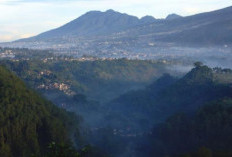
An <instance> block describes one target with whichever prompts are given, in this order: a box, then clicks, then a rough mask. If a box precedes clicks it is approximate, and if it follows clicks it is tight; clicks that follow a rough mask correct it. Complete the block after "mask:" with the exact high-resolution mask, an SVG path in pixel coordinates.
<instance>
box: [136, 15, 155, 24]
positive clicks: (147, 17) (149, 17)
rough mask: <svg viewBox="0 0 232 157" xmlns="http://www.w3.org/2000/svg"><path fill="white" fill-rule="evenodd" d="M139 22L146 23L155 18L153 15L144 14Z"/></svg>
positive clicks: (153, 20) (151, 21)
mask: <svg viewBox="0 0 232 157" xmlns="http://www.w3.org/2000/svg"><path fill="white" fill-rule="evenodd" d="M140 21H141V23H144V24H147V23H153V22H155V21H156V19H155V18H154V17H153V16H148V15H147V16H144V17H142V18H141V19H140Z"/></svg>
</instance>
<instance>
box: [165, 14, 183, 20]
mask: <svg viewBox="0 0 232 157" xmlns="http://www.w3.org/2000/svg"><path fill="white" fill-rule="evenodd" d="M181 17H182V16H180V15H177V14H169V15H168V16H167V17H166V20H174V19H178V18H181Z"/></svg>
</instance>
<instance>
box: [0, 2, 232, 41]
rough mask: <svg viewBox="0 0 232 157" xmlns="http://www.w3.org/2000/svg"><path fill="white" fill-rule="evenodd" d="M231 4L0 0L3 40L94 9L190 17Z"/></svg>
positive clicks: (51, 26) (34, 32) (0, 35)
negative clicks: (174, 14) (173, 14)
mask: <svg viewBox="0 0 232 157" xmlns="http://www.w3.org/2000/svg"><path fill="white" fill-rule="evenodd" d="M228 6H232V0H0V42H7V41H13V40H17V39H20V38H27V37H30V36H34V35H37V34H39V33H42V32H44V31H48V30H50V29H54V28H57V27H59V26H61V25H63V24H65V23H67V22H69V21H71V20H73V19H76V18H77V17H79V16H81V15H83V14H84V13H86V12H88V11H92V10H100V11H106V10H108V9H113V10H115V11H119V12H122V13H127V14H130V15H135V16H138V17H142V16H145V15H152V16H154V17H155V18H165V17H166V16H167V15H168V14H171V13H176V14H179V15H182V16H189V15H193V14H197V13H201V12H208V11H212V10H217V9H221V8H225V7H228Z"/></svg>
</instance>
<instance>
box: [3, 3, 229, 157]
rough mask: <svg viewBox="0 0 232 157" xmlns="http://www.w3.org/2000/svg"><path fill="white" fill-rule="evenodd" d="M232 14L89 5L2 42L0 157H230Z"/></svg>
mask: <svg viewBox="0 0 232 157" xmlns="http://www.w3.org/2000/svg"><path fill="white" fill-rule="evenodd" d="M0 5H1V3H0ZM231 15H232V7H227V8H224V9H220V10H216V11H211V12H206V13H201V14H196V15H192V16H180V15H177V14H170V15H168V16H167V17H166V18H164V19H156V18H154V17H152V16H145V17H142V18H137V17H135V16H131V15H127V14H123V13H120V12H116V11H114V10H107V11H105V12H101V11H90V12H87V13H86V14H84V15H82V16H80V17H79V18H77V19H74V20H73V21H71V22H69V23H67V24H65V25H63V26H61V27H59V28H56V29H52V30H50V31H47V32H44V33H41V34H39V35H37V36H34V37H29V38H25V39H20V40H16V41H12V42H2V43H0V157H231V156H232V135H231V133H232V36H231V35H232V22H231V21H232V16H231Z"/></svg>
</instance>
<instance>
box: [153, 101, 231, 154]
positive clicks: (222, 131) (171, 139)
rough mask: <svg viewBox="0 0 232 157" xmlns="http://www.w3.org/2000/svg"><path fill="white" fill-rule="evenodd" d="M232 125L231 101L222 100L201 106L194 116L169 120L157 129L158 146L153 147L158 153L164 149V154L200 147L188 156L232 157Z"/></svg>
mask: <svg viewBox="0 0 232 157" xmlns="http://www.w3.org/2000/svg"><path fill="white" fill-rule="evenodd" d="M231 124H232V99H222V100H219V101H215V102H211V103H208V104H207V105H205V106H203V107H201V108H200V109H199V110H198V112H197V113H196V114H194V116H188V115H186V114H176V115H174V116H172V117H170V118H169V119H168V120H167V122H166V123H165V124H163V125H161V126H160V127H159V128H156V129H155V130H154V131H155V132H156V133H155V137H153V139H156V142H157V141H159V143H156V142H155V141H153V142H155V143H153V144H152V145H153V146H154V148H155V149H154V150H155V151H159V149H160V150H162V153H161V154H178V153H180V152H182V153H184V152H188V151H189V152H191V151H194V150H197V149H198V148H201V149H199V151H198V152H195V153H187V154H186V155H185V156H190V157H191V156H194V157H195V156H199V157H200V156H202V157H207V156H209V157H211V156H216V157H221V156H225V157H229V156H231V154H232V152H231V150H232V147H231V146H232V136H231V131H232V125H231ZM161 143H162V144H161ZM204 147H206V148H204ZM156 153H157V152H156ZM194 154H195V155H194ZM199 154H202V155H199Z"/></svg>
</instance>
